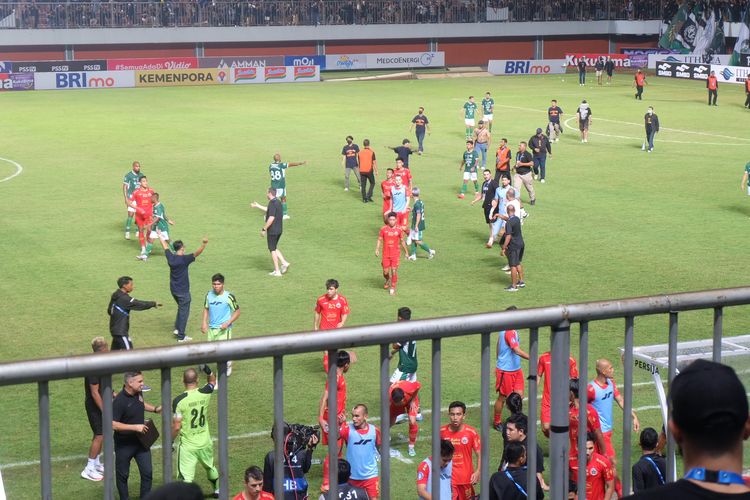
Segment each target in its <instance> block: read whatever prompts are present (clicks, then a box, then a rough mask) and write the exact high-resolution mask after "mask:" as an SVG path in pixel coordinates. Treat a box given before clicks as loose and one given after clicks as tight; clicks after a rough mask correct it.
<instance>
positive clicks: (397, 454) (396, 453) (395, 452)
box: [391, 448, 401, 458]
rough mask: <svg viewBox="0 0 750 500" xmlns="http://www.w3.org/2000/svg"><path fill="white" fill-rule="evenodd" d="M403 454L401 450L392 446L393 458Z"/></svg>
mask: <svg viewBox="0 0 750 500" xmlns="http://www.w3.org/2000/svg"><path fill="white" fill-rule="evenodd" d="M400 456H401V452H400V451H398V450H396V449H393V448H391V458H398V457H400Z"/></svg>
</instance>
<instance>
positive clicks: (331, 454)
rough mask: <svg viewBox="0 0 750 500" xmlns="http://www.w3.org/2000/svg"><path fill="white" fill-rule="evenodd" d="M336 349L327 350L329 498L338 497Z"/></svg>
mask: <svg viewBox="0 0 750 500" xmlns="http://www.w3.org/2000/svg"><path fill="white" fill-rule="evenodd" d="M337 359H338V351H337V350H336V349H330V350H329V351H328V401H327V403H326V404H328V487H329V490H328V491H329V493H328V497H329V498H338V491H339V488H338V485H339V472H338V470H339V423H338V417H339V412H338V398H339V393H338V380H337V374H338V363H337Z"/></svg>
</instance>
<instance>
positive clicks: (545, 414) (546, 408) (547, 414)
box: [541, 398, 552, 424]
mask: <svg viewBox="0 0 750 500" xmlns="http://www.w3.org/2000/svg"><path fill="white" fill-rule="evenodd" d="M551 409H552V408H551V406H550V404H549V401H545V400H544V398H542V416H541V421H542V423H543V424H549V423H550V422H552V415H551Z"/></svg>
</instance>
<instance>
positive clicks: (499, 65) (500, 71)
mask: <svg viewBox="0 0 750 500" xmlns="http://www.w3.org/2000/svg"><path fill="white" fill-rule="evenodd" d="M565 70H566V65H565V59H492V60H490V61H489V62H488V63H487V71H488V72H489V73H492V74H493V75H559V74H563V73H565Z"/></svg>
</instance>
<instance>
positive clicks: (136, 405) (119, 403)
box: [112, 372, 161, 500]
mask: <svg viewBox="0 0 750 500" xmlns="http://www.w3.org/2000/svg"><path fill="white" fill-rule="evenodd" d="M142 392H143V375H142V374H141V372H127V373H126V374H125V385H124V386H123V388H122V390H121V391H120V392H119V393H118V394H117V396H115V399H114V401H112V429H113V430H114V434H115V436H114V439H115V481H116V483H117V492H118V493H119V495H120V500H128V499H129V498H130V495H129V494H128V477H129V476H130V462H131V461H132V460H133V459H134V458H135V462H136V463H137V464H138V471H139V472H140V474H141V494H140V497H141V498H143V497H144V496H146V494H147V493H148V492H149V491H151V479H152V472H153V469H152V466H151V450H150V449H148V448H146V447H145V446H143V445H142V444H141V442H140V440H139V439H138V435H139V434H145V433H146V432H147V430H148V427H147V426H146V425H144V423H145V417H144V411H150V412H153V413H161V406H153V405H150V404H148V403H146V402H145V401H143V394H142Z"/></svg>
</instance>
